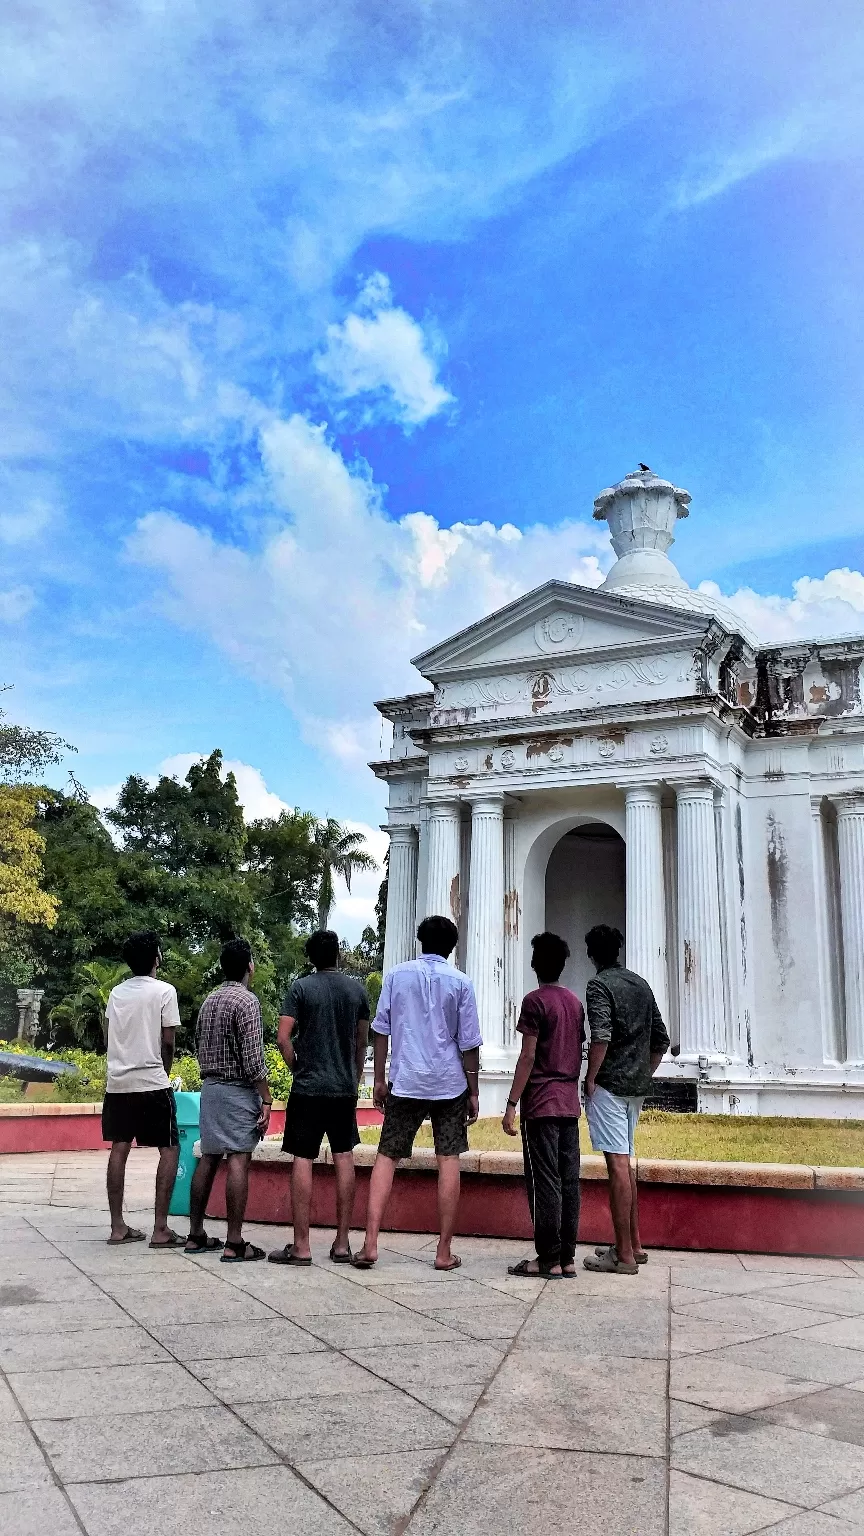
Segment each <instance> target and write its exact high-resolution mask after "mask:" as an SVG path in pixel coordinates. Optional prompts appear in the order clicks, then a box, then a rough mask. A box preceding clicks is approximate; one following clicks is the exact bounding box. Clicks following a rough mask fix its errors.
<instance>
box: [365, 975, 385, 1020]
mask: <svg viewBox="0 0 864 1536" xmlns="http://www.w3.org/2000/svg"><path fill="white" fill-rule="evenodd" d="M383 982H384V978H383V976H382V975H381V972H380V971H370V972H369V975H368V976H367V977H366V995H367V997H368V998H369V1008H370V1010H371V1013H372V1017H373V1019H374V1017H375V1013H376V1011H377V1008H378V999H379V997H380V996H381V987H382V985H383Z"/></svg>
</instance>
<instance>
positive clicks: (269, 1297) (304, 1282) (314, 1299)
mask: <svg viewBox="0 0 864 1536" xmlns="http://www.w3.org/2000/svg"><path fill="white" fill-rule="evenodd" d="M227 1267H229V1268H230V1266H227ZM238 1267H240V1266H238ZM251 1267H252V1266H250V1268H251ZM254 1267H255V1269H256V1274H255V1276H250V1277H244V1278H245V1282H246V1283H245V1284H244V1285H242V1286H241V1285H240V1283H239V1281H238V1280H236V1279H231V1280H229V1282H228V1284H227V1285H226V1287H225V1288H226V1290H230V1291H231V1292H232V1294H236V1295H239V1296H243V1297H248V1298H249V1299H250V1300H252V1299H258V1300H260V1301H261V1302H264V1303H266V1305H267V1306H268V1307H269V1308H270V1311H271V1313H274V1312H275V1313H278V1314H280V1315H281V1316H282V1317H291V1318H295V1319H298V1320H302V1319H303V1318H305V1317H338V1316H342V1315H345V1314H348V1313H363V1312H389V1311H390V1309H391V1307H392V1305H393V1303H392V1302H391V1301H390V1300H389V1299H388V1298H387V1297H386V1296H384V1295H381V1294H379V1292H378V1291H377V1290H376V1289H375V1288H374V1287H366V1286H362V1285H352V1284H351V1283H350V1281H345V1282H340V1281H339V1280H335V1279H331V1278H330V1276H329V1275H327V1274H326V1273H325V1274H320V1275H317V1276H316V1275H314V1274H312V1273H311V1272H310V1271H309V1270H308V1269H306V1270H302V1269H301V1270H299V1271H297V1270H290V1269H289V1270H284V1269H277V1268H275V1267H274V1266H273V1265H271V1266H270V1269H269V1271H268V1272H267V1273H265V1274H261V1273H260V1268H261V1266H260V1265H255V1266H254Z"/></svg>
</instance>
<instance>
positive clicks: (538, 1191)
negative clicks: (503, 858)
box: [501, 933, 585, 1276]
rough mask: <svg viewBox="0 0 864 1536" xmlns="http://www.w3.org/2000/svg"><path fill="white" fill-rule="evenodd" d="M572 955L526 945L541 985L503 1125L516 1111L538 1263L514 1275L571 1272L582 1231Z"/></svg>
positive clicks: (559, 948) (540, 938) (549, 942)
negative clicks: (568, 975) (564, 976)
mask: <svg viewBox="0 0 864 1536" xmlns="http://www.w3.org/2000/svg"><path fill="white" fill-rule="evenodd" d="M569 954H570V950H569V947H568V945H567V944H566V943H565V942H564V940H563V939H561V938H559V937H558V934H557V933H538V934H537V936H536V938H533V939H532V940H531V968H532V970H533V971H534V972H535V974H536V976H537V980H538V982H539V983H540V985H539V986H538V987H537V990H536V991H535V992H529V993H528V995H527V997H525V998H523V1000H522V1012H521V1013H520V1015H519V1023H518V1024H517V1025H516V1028H517V1030H518V1031H519V1033H520V1035H521V1036H522V1051H521V1054H520V1056H519V1060H518V1062H517V1064H516V1072H515V1074H514V1077H513V1087H512V1089H511V1090H510V1097H509V1099H508V1100H507V1109H506V1111H505V1114H504V1119H503V1121H502V1122H501V1123H502V1125H503V1128H504V1130H505V1131H506V1132H507V1135H508V1136H515V1135H516V1106H517V1104H519V1102H520V1100H521V1113H520V1116H519V1120H520V1126H521V1130H522V1149H523V1153H524V1157H525V1185H526V1189H527V1192H528V1204H529V1206H530V1207H531V1220H532V1222H533V1223H534V1245H535V1247H536V1249H537V1257H536V1259H523V1260H522V1261H521V1263H519V1264H514V1265H512V1266H511V1268H510V1269H509V1270H508V1274H511V1275H523V1276H535V1275H572V1274H575V1266H574V1263H573V1260H574V1258H575V1255H576V1232H577V1229H578V1226H579V1073H580V1071H581V1068H582V1042H583V1040H584V1036H585V1015H584V1012H583V1009H582V1004H581V1003H580V1001H579V999H578V997H577V996H576V993H575V992H571V991H570V989H569V987H562V986H559V984H558V982H559V977H560V975H561V972H562V971H563V969H564V965H565V963H566V961H567V958H568V956H569Z"/></svg>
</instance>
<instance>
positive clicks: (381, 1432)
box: [236, 1388, 456, 1463]
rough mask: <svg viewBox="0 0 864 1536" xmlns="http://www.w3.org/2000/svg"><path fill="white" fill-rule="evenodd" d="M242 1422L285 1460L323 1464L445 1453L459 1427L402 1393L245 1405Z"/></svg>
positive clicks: (348, 1394) (241, 1408) (349, 1394)
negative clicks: (357, 1458)
mask: <svg viewBox="0 0 864 1536" xmlns="http://www.w3.org/2000/svg"><path fill="white" fill-rule="evenodd" d="M236 1411H237V1413H238V1414H239V1416H240V1417H241V1418H242V1419H243V1420H244V1421H245V1423H247V1424H248V1425H249V1426H250V1427H251V1428H252V1429H254V1430H255V1431H256V1432H257V1433H259V1434H260V1435H261V1436H262V1437H263V1438H264V1439H265V1440H266V1441H267V1443H268V1444H269V1445H272V1446H275V1448H276V1450H277V1451H278V1452H279V1454H280V1455H281V1456H284V1457H285V1458H286V1460H288V1461H290V1462H292V1463H296V1462H300V1461H312V1460H315V1461H323V1460H327V1459H329V1458H330V1457H331V1456H341V1455H343V1454H344V1452H345V1451H346V1450H349V1449H350V1451H351V1454H352V1455H354V1456H368V1455H374V1454H377V1453H378V1452H381V1453H385V1452H387V1451H419V1450H425V1449H436V1450H443V1449H444V1448H445V1447H446V1446H448V1445H449V1444H450V1442H451V1441H452V1440H453V1438H454V1437H455V1435H456V1427H455V1425H453V1424H452V1423H450V1422H449V1421H448V1420H447V1419H445V1418H443V1417H442V1416H441V1415H440V1414H437V1413H433V1412H431V1411H430V1410H429V1409H428V1408H426V1407H425V1406H424V1405H423V1404H422V1403H418V1402H415V1401H414V1399H413V1398H410V1397H408V1396H407V1395H406V1394H405V1393H404V1392H397V1391H394V1390H393V1389H392V1388H390V1389H385V1390H384V1391H382V1392H374V1393H371V1394H370V1393H369V1392H343V1393H341V1394H339V1395H335V1394H334V1395H333V1396H329V1397H297V1398H292V1399H291V1400H283V1401H281V1402H278V1403H246V1404H242V1405H241V1406H239V1407H238V1408H237V1410H236Z"/></svg>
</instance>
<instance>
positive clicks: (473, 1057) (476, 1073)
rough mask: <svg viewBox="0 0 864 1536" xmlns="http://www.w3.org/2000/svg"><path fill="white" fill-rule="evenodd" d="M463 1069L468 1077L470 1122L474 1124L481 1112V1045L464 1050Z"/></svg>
mask: <svg viewBox="0 0 864 1536" xmlns="http://www.w3.org/2000/svg"><path fill="white" fill-rule="evenodd" d="M462 1070H463V1072H464V1073H465V1076H466V1078H467V1079H468V1124H469V1125H473V1124H474V1121H475V1120H476V1119H477V1116H478V1115H479V1113H480V1047H479V1045H474V1046H472V1047H471V1049H470V1051H463V1052H462Z"/></svg>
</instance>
